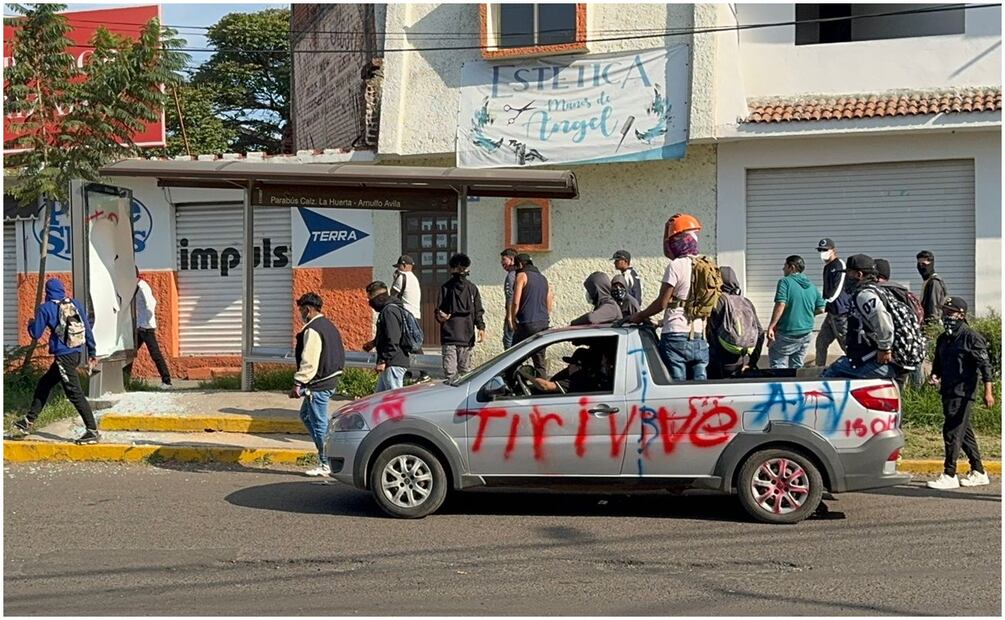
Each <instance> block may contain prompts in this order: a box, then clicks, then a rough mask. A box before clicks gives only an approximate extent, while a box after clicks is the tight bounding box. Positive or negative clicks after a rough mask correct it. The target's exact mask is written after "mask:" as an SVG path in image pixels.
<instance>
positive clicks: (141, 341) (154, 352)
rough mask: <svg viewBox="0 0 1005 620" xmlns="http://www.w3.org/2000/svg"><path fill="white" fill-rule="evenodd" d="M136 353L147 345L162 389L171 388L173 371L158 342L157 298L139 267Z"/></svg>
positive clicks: (129, 368)
mask: <svg viewBox="0 0 1005 620" xmlns="http://www.w3.org/2000/svg"><path fill="white" fill-rule="evenodd" d="M136 280H137V282H136V297H135V298H134V299H135V300H136V353H137V355H138V354H139V352H140V347H142V346H143V345H147V351H148V352H149V353H150V357H151V359H153V361H154V364H155V365H156V366H157V372H158V373H160V376H161V389H162V390H169V389H171V371H170V370H169V369H168V365H167V363H166V362H165V361H164V354H163V353H161V348H160V346H158V344H157V317H156V316H155V314H154V311H155V310H156V309H157V299H156V298H155V297H154V292H153V290H151V288H150V284H149V283H147V281H146V280H145V279H143V276H141V275H140V272H139V269H137V270H136ZM132 366H133V365H132V363H131V362H130V363H129V364H128V365H127V366H126V367H125V372H126V376H130V375H131V374H132Z"/></svg>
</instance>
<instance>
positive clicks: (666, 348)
mask: <svg viewBox="0 0 1005 620" xmlns="http://www.w3.org/2000/svg"><path fill="white" fill-rule="evenodd" d="M659 352H660V357H661V358H663V363H664V364H666V367H667V370H668V371H670V378H671V379H673V380H674V381H705V380H706V379H707V378H708V376H707V374H706V368H707V367H708V342H707V341H706V340H705V339H704V338H702V337H700V336H696V337H690V336H688V334H675V333H670V332H667V333H665V334H663V336H662V337H661V338H660V345H659Z"/></svg>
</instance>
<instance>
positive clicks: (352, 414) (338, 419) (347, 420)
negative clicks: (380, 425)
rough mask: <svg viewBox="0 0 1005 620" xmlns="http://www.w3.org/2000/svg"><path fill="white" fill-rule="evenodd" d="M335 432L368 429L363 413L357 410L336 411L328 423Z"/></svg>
mask: <svg viewBox="0 0 1005 620" xmlns="http://www.w3.org/2000/svg"><path fill="white" fill-rule="evenodd" d="M328 426H329V428H331V429H332V430H333V431H335V432H341V433H344V432H348V431H366V430H370V429H369V427H367V425H366V419H365V418H364V417H363V414H362V413H360V412H358V411H347V412H345V413H336V414H335V416H334V417H333V418H332V419H331V421H330V422H329V424H328Z"/></svg>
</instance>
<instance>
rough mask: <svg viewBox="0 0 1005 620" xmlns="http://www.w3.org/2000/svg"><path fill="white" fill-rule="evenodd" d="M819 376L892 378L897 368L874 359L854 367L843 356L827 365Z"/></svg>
mask: <svg viewBox="0 0 1005 620" xmlns="http://www.w3.org/2000/svg"><path fill="white" fill-rule="evenodd" d="M820 376H821V377H833V378H843V379H893V378H894V377H896V376H897V369H896V368H895V367H894V366H893V364H880V363H879V362H877V361H876V360H874V359H872V360H869V361H868V362H865V363H863V364H859V366H858V367H857V368H856V367H854V366H852V365H851V360H850V359H848V357H847V356H845V357H842V358H841V359H839V360H838V361H836V362H834V363H833V364H831V365H830V366H828V367H827V369H826V370H824V371H823V372H822V373H820Z"/></svg>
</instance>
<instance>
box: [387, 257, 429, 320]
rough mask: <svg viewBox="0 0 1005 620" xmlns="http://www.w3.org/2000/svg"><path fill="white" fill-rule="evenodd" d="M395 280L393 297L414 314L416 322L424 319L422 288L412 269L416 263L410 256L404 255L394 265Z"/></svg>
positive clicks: (392, 291)
mask: <svg viewBox="0 0 1005 620" xmlns="http://www.w3.org/2000/svg"><path fill="white" fill-rule="evenodd" d="M393 266H394V278H393V279H392V280H391V297H397V298H398V299H400V300H401V303H402V304H404V305H405V309H406V310H408V311H409V312H411V313H412V316H414V317H415V320H416V321H418V320H420V319H421V318H422V286H421V285H420V284H419V278H417V277H415V273H413V272H412V269H413V268H414V267H415V261H414V260H412V257H411V256H409V255H408V254H402V255H401V256H399V257H398V261H397V262H396V263H394V265H393Z"/></svg>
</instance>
